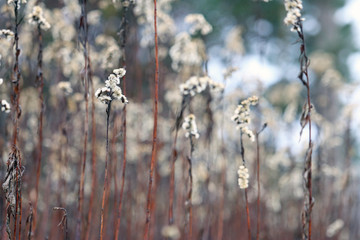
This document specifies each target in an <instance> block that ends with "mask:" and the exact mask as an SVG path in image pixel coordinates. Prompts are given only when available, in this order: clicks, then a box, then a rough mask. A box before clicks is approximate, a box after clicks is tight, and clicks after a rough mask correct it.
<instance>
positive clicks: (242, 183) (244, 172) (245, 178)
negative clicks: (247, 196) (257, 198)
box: [238, 165, 249, 189]
mask: <svg viewBox="0 0 360 240" xmlns="http://www.w3.org/2000/svg"><path fill="white" fill-rule="evenodd" d="M238 175H239V179H238V184H239V187H240V188H241V189H245V188H248V187H249V170H248V169H247V168H246V167H245V166H244V165H241V166H240V167H239V170H238Z"/></svg>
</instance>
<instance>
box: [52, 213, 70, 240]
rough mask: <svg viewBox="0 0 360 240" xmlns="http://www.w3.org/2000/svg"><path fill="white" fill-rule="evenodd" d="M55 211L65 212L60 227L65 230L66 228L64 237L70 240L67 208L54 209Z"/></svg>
mask: <svg viewBox="0 0 360 240" xmlns="http://www.w3.org/2000/svg"><path fill="white" fill-rule="evenodd" d="M53 210H54V211H57V210H60V211H63V212H64V215H63V217H62V218H61V221H60V222H59V224H58V227H60V226H62V227H63V228H65V237H64V239H65V240H68V239H69V237H68V234H69V233H68V224H67V211H66V209H65V208H62V207H54V208H53Z"/></svg>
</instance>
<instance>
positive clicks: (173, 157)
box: [168, 95, 188, 225]
mask: <svg viewBox="0 0 360 240" xmlns="http://www.w3.org/2000/svg"><path fill="white" fill-rule="evenodd" d="M187 99H188V98H187V96H186V95H185V96H183V99H182V102H181V108H180V112H179V114H178V116H177V117H176V122H175V136H174V141H173V144H172V147H171V170H170V191H169V217H168V221H169V225H172V224H173V223H174V188H175V162H176V159H177V150H176V142H177V138H178V132H179V128H180V124H181V121H182V118H183V115H184V110H185V107H186V105H187Z"/></svg>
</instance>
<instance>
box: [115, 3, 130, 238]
mask: <svg viewBox="0 0 360 240" xmlns="http://www.w3.org/2000/svg"><path fill="white" fill-rule="evenodd" d="M127 12H128V7H127V6H124V13H123V17H122V24H121V30H120V33H121V37H122V38H121V49H122V50H123V51H122V52H123V55H122V61H123V64H122V65H123V68H125V69H126V52H125V46H126V37H127V36H126V34H127ZM122 80H123V87H122V90H123V92H124V95H126V81H125V80H126V78H125V76H124V77H123V79H122ZM125 173H126V105H124V108H123V166H122V173H121V186H120V194H119V206H118V216H117V221H116V227H115V240H117V239H118V237H119V232H120V223H121V209H122V199H123V194H124V187H125Z"/></svg>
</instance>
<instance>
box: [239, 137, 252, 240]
mask: <svg viewBox="0 0 360 240" xmlns="http://www.w3.org/2000/svg"><path fill="white" fill-rule="evenodd" d="M240 151H241V152H240V153H241V158H242V161H243V164H244V166H245V148H244V143H243V133H242V132H241V133H240ZM245 204H246V219H247V230H248V239H249V240H251V227H250V211H249V202H248V196H247V188H245Z"/></svg>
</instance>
